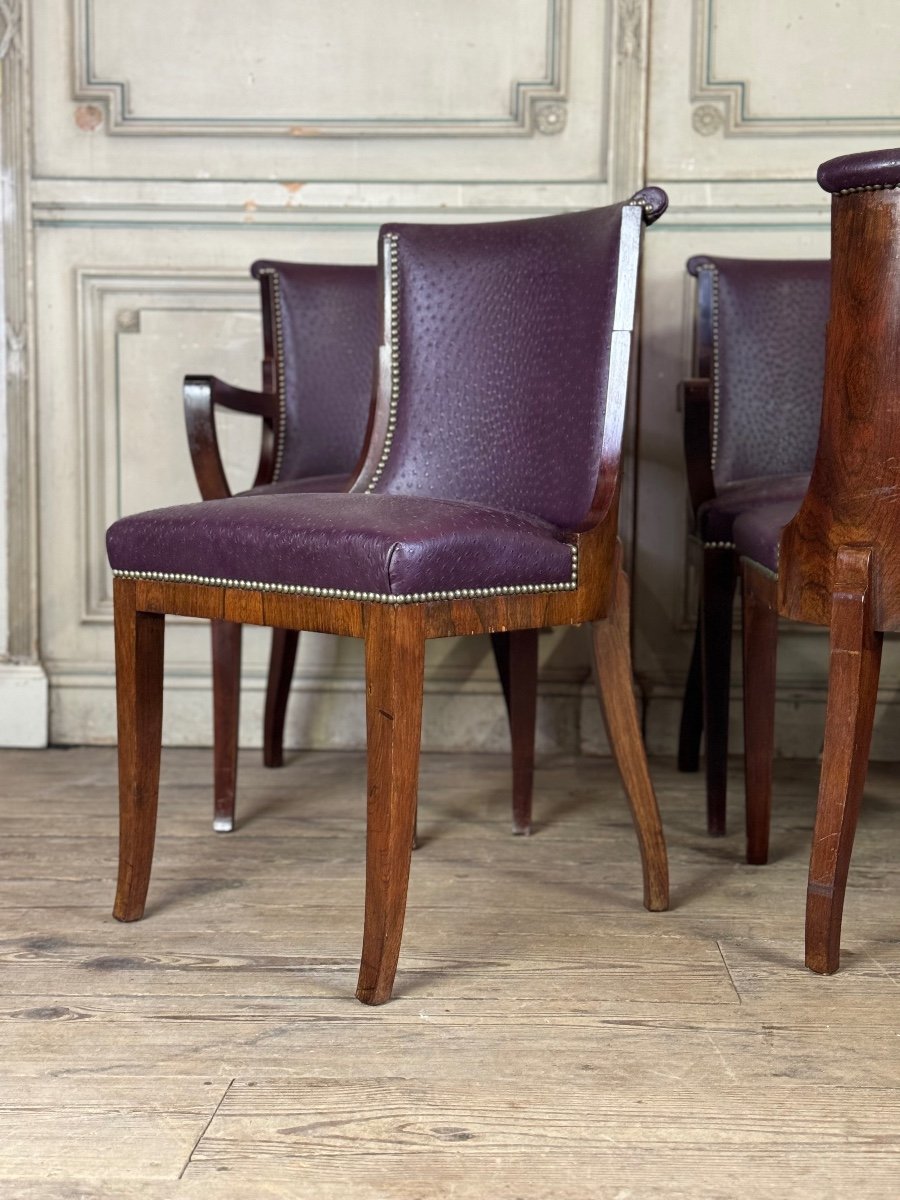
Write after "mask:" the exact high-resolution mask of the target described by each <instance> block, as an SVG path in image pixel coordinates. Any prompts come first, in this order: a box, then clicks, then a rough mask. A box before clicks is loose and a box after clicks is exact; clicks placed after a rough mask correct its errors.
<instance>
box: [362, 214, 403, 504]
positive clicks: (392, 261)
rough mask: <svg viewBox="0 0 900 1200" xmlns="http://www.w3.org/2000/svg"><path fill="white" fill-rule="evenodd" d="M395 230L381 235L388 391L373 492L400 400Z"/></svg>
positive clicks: (387, 453)
mask: <svg viewBox="0 0 900 1200" xmlns="http://www.w3.org/2000/svg"><path fill="white" fill-rule="evenodd" d="M398 241H399V238H398V236H397V234H396V233H387V234H385V237H384V242H385V248H386V250H387V258H388V290H389V292H390V313H389V316H388V319H389V322H390V325H389V336H390V339H391V342H390V346H391V394H390V400H389V402H388V421H387V430H386V431H385V435H384V445H383V446H382V447H381V457H380V458H379V460H378V466H377V467H376V468H375V470H374V472H373V474H372V478H371V479H370V480H369V482H368V484H367V485H366V491H367V492H373V491H374V490H375V485H376V484H377V483H378V480H379V479H380V478H381V476H382V475H383V474H384V468H385V467H386V466H387V461H388V458H389V457H390V453H391V445H392V443H393V441H394V430H395V429H396V427H397V405H398V404H399V401H400V266H399V263H398V261H397V242H398Z"/></svg>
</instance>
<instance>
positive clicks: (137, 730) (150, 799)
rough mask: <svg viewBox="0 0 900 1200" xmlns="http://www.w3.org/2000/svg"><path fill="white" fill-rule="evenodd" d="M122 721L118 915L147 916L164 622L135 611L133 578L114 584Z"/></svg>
mask: <svg viewBox="0 0 900 1200" xmlns="http://www.w3.org/2000/svg"><path fill="white" fill-rule="evenodd" d="M114 604H115V627H116V703H117V707H118V723H119V882H118V886H117V888H116V902H115V905H114V907H113V916H114V917H115V918H116V919H117V920H119V921H139V920H140V918H141V917H142V916H143V915H144V904H145V903H146V899H147V888H148V886H149V883H150V868H151V866H152V864H153V842H154V838H155V836H156V802H157V797H158V795H159V759H160V749H161V745H162V694H163V686H162V685H163V635H164V631H165V618H164V617H163V616H162V615H161V614H159V613H144V612H136V611H135V585H134V582H133V581H132V580H124V579H116V580H115V583H114Z"/></svg>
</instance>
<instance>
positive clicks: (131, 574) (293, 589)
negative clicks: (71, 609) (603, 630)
mask: <svg viewBox="0 0 900 1200" xmlns="http://www.w3.org/2000/svg"><path fill="white" fill-rule="evenodd" d="M569 550H570V551H571V554H572V574H571V577H570V578H569V581H568V582H567V583H516V584H509V585H508V586H505V587H504V586H500V587H486V588H457V589H456V590H454V591H444V592H416V593H414V594H413V595H410V596H395V595H393V594H392V593H390V592H357V591H353V590H352V589H350V588H320V587H305V586H303V585H302V584H294V583H258V582H255V581H253V580H247V579H215V578H211V577H210V576H207V575H179V574H170V573H169V572H167V571H119V570H113V575H115V576H116V577H117V578H118V579H144V580H151V581H154V582H157V583H199V584H202V585H204V586H207V587H231V588H244V589H248V590H251V591H259V592H279V593H282V594H286V595H290V596H320V597H322V598H326V599H334V600H367V601H369V602H371V603H373V604H421V603H424V602H425V601H427V600H470V599H477V598H479V597H481V596H520V595H528V594H532V593H535V592H573V591H575V589H576V588H577V587H578V547H577V546H570V547H569Z"/></svg>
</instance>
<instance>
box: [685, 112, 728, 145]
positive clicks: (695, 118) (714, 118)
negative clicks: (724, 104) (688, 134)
mask: <svg viewBox="0 0 900 1200" xmlns="http://www.w3.org/2000/svg"><path fill="white" fill-rule="evenodd" d="M691 124H692V125H693V127H694V129H695V130H696V131H697V133H699V134H700V136H701V137H712V135H713V134H714V133H718V132H719V130H720V129H721V128H722V126H723V125H724V124H725V118H724V117H723V116H722V114H721V112H720V111H719V109H717V108H716V106H715V105H714V104H698V105H697V107H696V108H695V109H694V111H693V114H692V115H691Z"/></svg>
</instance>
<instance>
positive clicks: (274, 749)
mask: <svg viewBox="0 0 900 1200" xmlns="http://www.w3.org/2000/svg"><path fill="white" fill-rule="evenodd" d="M299 641H300V634H299V632H298V631H297V630H296V629H273V630H272V650H271V653H270V655H269V681H268V683H267V685H266V713H265V718H264V721H263V764H264V766H267V767H281V766H283V765H284V722H285V717H286V716H287V706H288V698H289V696H290V694H291V681H292V680H293V678H294V664H295V663H296V661H297V646H298V644H299Z"/></svg>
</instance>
